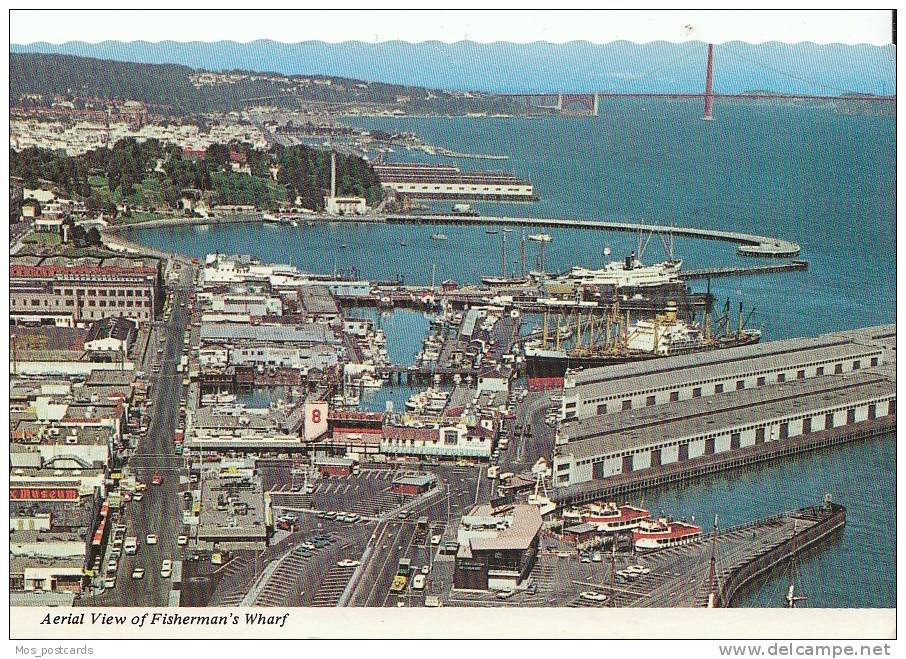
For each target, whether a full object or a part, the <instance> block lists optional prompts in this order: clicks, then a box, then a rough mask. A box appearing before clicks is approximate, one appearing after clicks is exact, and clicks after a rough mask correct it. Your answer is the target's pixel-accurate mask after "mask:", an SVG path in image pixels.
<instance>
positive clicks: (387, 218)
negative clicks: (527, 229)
mask: <svg viewBox="0 0 906 659" xmlns="http://www.w3.org/2000/svg"><path fill="white" fill-rule="evenodd" d="M377 219H381V220H383V221H384V222H387V223H388V224H477V225H486V224H496V225H502V226H537V227H558V228H565V229H597V230H601V231H622V232H632V233H635V232H650V233H661V234H666V235H671V236H681V237H686V238H700V239H703V240H720V241H723V242H729V243H736V244H737V245H738V247H737V252H738V253H739V254H741V255H743V256H764V257H771V258H794V257H796V256H799V252H800V251H801V248H800V247H799V244H798V243H794V242H792V241H788V240H783V239H781V238H772V237H769V236H759V235H755V234H749V233H741V232H737V231H719V230H716V229H696V228H692V227H665V226H659V225H657V224H636V223H631V222H603V221H601V220H586V219H573V218H551V217H494V216H487V217H484V216H483V217H465V216H461V215H384V216H378V217H377Z"/></svg>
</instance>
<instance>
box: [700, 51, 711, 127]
mask: <svg viewBox="0 0 906 659" xmlns="http://www.w3.org/2000/svg"><path fill="white" fill-rule="evenodd" d="M713 108H714V44H713V43H709V44H708V69H707V71H706V73H705V116H703V117H702V119H704V120H705V121H714V109H713Z"/></svg>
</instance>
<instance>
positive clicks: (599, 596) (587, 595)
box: [579, 590, 607, 602]
mask: <svg viewBox="0 0 906 659" xmlns="http://www.w3.org/2000/svg"><path fill="white" fill-rule="evenodd" d="M579 597H581V598H582V599H584V600H586V601H587V602H606V601H607V595H605V594H604V593H599V592H597V591H595V590H585V591H583V592H582V593H580V594H579Z"/></svg>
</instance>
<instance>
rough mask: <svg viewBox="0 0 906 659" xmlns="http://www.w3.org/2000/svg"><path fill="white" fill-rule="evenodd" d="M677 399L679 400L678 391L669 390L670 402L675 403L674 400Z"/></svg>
mask: <svg viewBox="0 0 906 659" xmlns="http://www.w3.org/2000/svg"><path fill="white" fill-rule="evenodd" d="M678 400H679V392H678V391H671V392H670V402H671V403H675V402H676V401H678Z"/></svg>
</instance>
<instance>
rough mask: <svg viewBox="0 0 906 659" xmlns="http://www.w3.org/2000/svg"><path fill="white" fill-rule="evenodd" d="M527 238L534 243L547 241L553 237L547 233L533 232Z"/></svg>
mask: <svg viewBox="0 0 906 659" xmlns="http://www.w3.org/2000/svg"><path fill="white" fill-rule="evenodd" d="M528 239H529V240H531V241H532V242H536V243H549V242H550V241H551V240H553V238H551V235H550V234H549V233H533V234H531V235H530V236H529V237H528Z"/></svg>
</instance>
